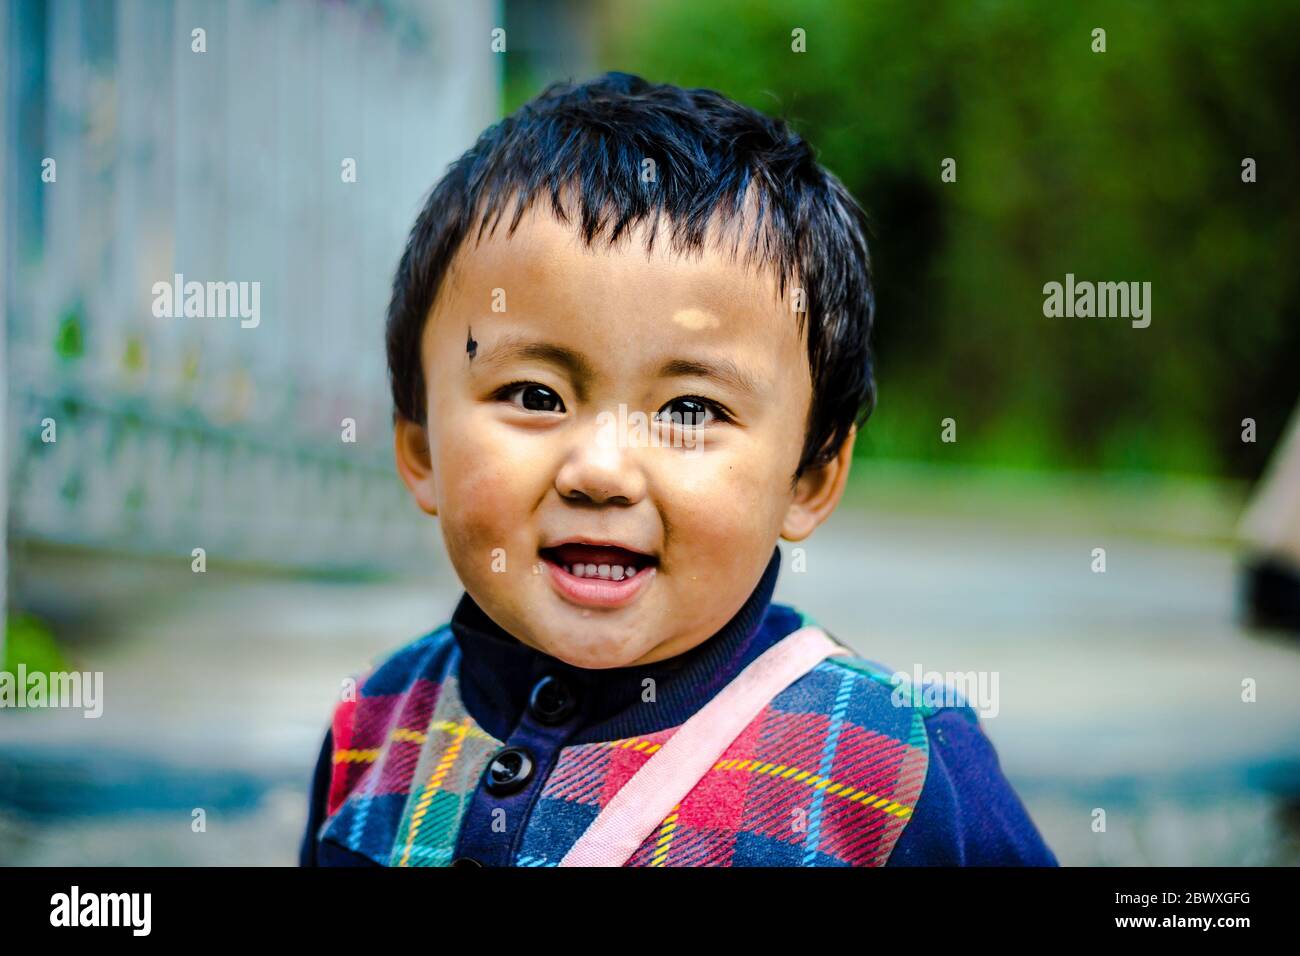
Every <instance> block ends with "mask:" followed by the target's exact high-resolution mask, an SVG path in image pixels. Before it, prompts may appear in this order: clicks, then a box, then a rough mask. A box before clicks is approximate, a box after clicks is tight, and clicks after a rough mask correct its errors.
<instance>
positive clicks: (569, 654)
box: [543, 638, 646, 670]
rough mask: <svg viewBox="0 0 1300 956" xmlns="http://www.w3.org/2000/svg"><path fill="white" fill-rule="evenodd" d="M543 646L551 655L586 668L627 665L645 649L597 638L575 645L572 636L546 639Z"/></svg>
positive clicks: (643, 652)
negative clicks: (563, 638)
mask: <svg viewBox="0 0 1300 956" xmlns="http://www.w3.org/2000/svg"><path fill="white" fill-rule="evenodd" d="M543 647H544V649H545V650H546V653H548V654H550V655H551V656H552V657H556V658H559V659H560V660H562V661H564V663H566V664H570V665H572V666H573V667H582V668H585V669H587V670H608V669H609V668H613V667H627V666H628V665H630V664H631V663H632V662H633V661H635V660H637V659H638V658H641V657H644V656H645V654H646V651H645V650H644V649H642V648H640V647H635V646H628V645H622V646H613V644H612V642H602V641H601V640H600V639H599V638H592V639H589V640H584V641H582V642H580V643H578V644H577V645H575V643H574V641H573V639H572V638H569V639H567V640H556V641H547V642H546V644H544V645H543Z"/></svg>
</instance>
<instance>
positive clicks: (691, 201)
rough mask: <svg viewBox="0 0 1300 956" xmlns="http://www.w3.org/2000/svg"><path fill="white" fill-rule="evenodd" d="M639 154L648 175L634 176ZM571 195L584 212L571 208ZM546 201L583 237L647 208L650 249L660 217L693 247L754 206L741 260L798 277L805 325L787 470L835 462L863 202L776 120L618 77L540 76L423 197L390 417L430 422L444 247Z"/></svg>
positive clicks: (403, 303)
mask: <svg viewBox="0 0 1300 956" xmlns="http://www.w3.org/2000/svg"><path fill="white" fill-rule="evenodd" d="M646 159H651V160H653V161H654V164H655V165H654V170H655V175H654V176H653V177H643V176H642V170H643V168H644V167H643V163H644V161H645V160H646ZM570 192H571V194H572V195H573V196H574V197H575V198H576V199H577V200H578V202H577V208H575V209H573V210H566V209H565V195H566V194H569V193H570ZM750 193H752V195H749V194H750ZM539 197H549V199H550V204H551V209H552V211H553V212H554V214H555V215H556V217H557V218H558V219H559V220H560V221H562V222H566V223H567V222H569V221H570V215H571V214H574V215H576V218H577V219H578V220H579V221H578V222H577V223H576V224H575V225H576V227H577V228H578V229H579V230H580V232H581V234H582V236H583V239H584V240H585V242H586V243H587V244H588V245H590V244H592V243H593V242H595V241H596V240H597V239H599V238H602V237H603V238H604V240H605V241H606V242H608V243H613V242H615V241H616V240H617V239H619V237H620V236H622V235H624V234H625V233H626V232H627V231H628V229H629V227H630V226H635V225H636V224H637V223H639V222H641V221H643V220H647V219H648V220H649V221H650V224H651V226H652V227H653V228H652V229H651V231H650V234H649V236H648V239H647V242H648V244H653V242H654V237H655V232H656V231H657V230H658V223H659V217H660V215H661V214H664V215H666V217H667V221H668V222H669V223H670V224H671V229H670V233H671V234H670V237H669V239H670V242H671V243H672V247H673V248H674V249H675V250H677V251H679V252H685V251H688V250H699V249H701V248H702V246H703V243H704V241H705V238H706V233H707V229H708V227H709V225H710V223H712V222H714V221H715V220H716V221H718V222H721V223H722V224H724V225H726V224H730V223H732V222H736V221H741V220H742V219H743V210H744V207H745V204H746V201H747V199H748V200H750V201H753V202H754V203H755V207H754V208H756V210H757V217H756V221H755V223H754V229H753V232H752V234H751V237H750V241H749V245H748V248H747V250H746V251H745V253H744V255H745V257H746V260H747V261H754V260H757V261H758V262H759V263H761V264H762V265H764V266H766V267H768V268H771V269H772V270H774V272H775V275H776V277H777V279H778V282H779V289H780V292H781V294H782V295H784V294H785V292H786V289H787V287H791V288H794V283H795V282H798V284H799V287H800V288H801V289H802V297H803V305H804V310H803V311H800V310H798V309H797V308H796V310H795V315H796V317H797V321H798V323H799V329H800V331H801V332H803V330H804V324H805V323H804V319H805V316H806V317H807V319H808V322H807V325H808V329H807V332H808V361H809V369H810V371H811V379H812V386H813V396H812V406H811V409H810V412H809V420H808V423H807V429H806V435H805V439H804V448H803V452H802V455H801V457H800V462H799V468H798V471H797V472H796V477H797V475H799V474H802V473H803V472H804V471H805V469H808V468H811V467H816V466H818V465H821V464H824V463H825V462H827V461H829V460H831V459H832V458H834V457H835V455H836V454H837V453H838V451H839V449H840V448H841V446H842V444H843V442H844V440H845V439H846V438H847V437H848V433H849V429H850V428H851V427H852V426H853V425H854V424H857V425H859V426H861V425H862V424H863V423H864V422H865V421H866V419H867V418H868V416H869V415H870V414H871V411H872V409H873V408H874V405H875V381H874V377H873V374H872V354H871V346H870V341H869V340H870V335H871V327H872V322H873V320H874V315H875V293H874V290H873V288H872V281H871V263H870V256H869V253H868V250H867V240H866V234H867V231H868V224H867V218H866V214H865V213H864V212H863V211H862V208H861V207H860V206H859V205H858V203H857V202H856V201H855V200H854V199H853V197H852V196H851V195H850V194H849V191H848V190H847V189H846V188H845V187H844V185H843V184H842V183H841V182H840V181H839V180H838V179H837V178H836V177H835V176H834V175H833V174H831V173H830V172H828V171H827V170H825V169H823V168H822V167H821V166H820V165H818V163H817V162H816V159H815V157H814V155H813V151H812V148H811V147H810V146H809V145H808V143H806V142H805V141H804V139H803V138H802V137H800V136H799V135H798V134H797V133H795V132H794V131H793V130H791V129H790V128H789V127H788V126H787V125H786V124H785V123H784V122H783V121H781V120H779V119H774V118H771V117H768V116H765V115H763V114H762V113H759V112H758V111H756V110H753V109H750V108H748V107H746V106H742V105H740V104H739V103H736V102H734V101H732V100H730V99H728V98H727V97H725V96H723V95H722V94H721V93H717V92H715V91H713V90H707V89H689V90H688V89H682V88H680V87H677V86H673V85H671V84H667V83H649V82H647V81H645V80H643V79H641V78H640V77H637V76H632V75H630V74H627V73H617V72H615V73H607V74H605V75H604V76H600V77H597V78H596V79H594V80H591V81H589V82H586V83H579V84H572V83H555V84H552V85H551V86H549V87H547V88H546V89H545V90H544V91H543V92H542V93H540V94H539V95H538V96H537V97H535V98H534V99H532V100H530V101H529V102H527V103H525V104H524V105H523V106H521V107H520V108H519V109H518V110H517V111H516V112H514V113H513V114H511V115H510V116H508V117H506V118H505V119H503V120H501V121H500V122H499V123H496V124H495V125H493V126H491V127H489V128H488V129H487V130H485V131H484V132H483V134H482V135H480V136H479V138H478V141H477V142H476V143H475V144H474V145H473V146H472V147H471V148H470V149H469V150H467V151H466V152H465V153H464V154H463V155H462V156H461V157H460V158H459V159H458V160H456V161H455V162H454V163H453V164H452V165H451V167H450V169H449V170H448V171H447V174H446V175H445V176H444V177H443V178H442V180H441V181H440V182H439V183H438V184H437V185H436V186H435V187H434V188H433V190H432V191H431V192H430V193H429V196H428V198H427V200H426V201H425V204H424V208H423V209H422V210H421V212H420V214H419V216H418V218H417V219H416V221H415V225H414V227H413V228H412V229H411V234H410V237H409V239H408V240H407V243H406V249H405V251H404V252H403V254H402V259H401V262H400V264H399V265H398V267H397V274H396V276H395V277H394V279H393V295H392V300H391V302H390V303H389V307H388V327H387V348H388V368H389V375H390V381H391V386H392V392H393V402H394V405H395V411H394V416H395V418H396V417H397V416H401V417H403V418H406V419H408V420H410V421H414V422H418V423H420V424H425V420H424V419H425V399H424V395H425V380H424V372H423V368H422V365H421V361H420V340H421V337H422V335H423V332H424V324H425V321H426V320H427V318H428V315H429V312H430V309H431V307H432V305H433V302H434V298H435V297H436V295H437V293H438V289H439V286H440V285H441V283H442V280H443V278H444V276H445V274H446V271H447V268H448V265H449V264H450V262H451V260H452V257H453V256H454V255H455V254H456V251H457V250H458V249H459V248H460V246H461V244H462V243H463V242H464V241H465V240H466V238H467V237H468V236H469V234H470V232H471V230H473V231H475V241H476V242H477V241H478V240H479V239H481V238H482V235H483V232H484V230H485V229H486V228H488V227H489V223H490V224H491V229H493V230H495V228H496V224H497V222H498V221H499V220H500V218H501V215H502V213H503V212H504V210H505V207H506V206H507V205H508V204H509V201H510V200H511V198H513V199H514V200H515V202H514V211H513V215H512V219H511V221H510V225H509V234H513V232H514V230H515V229H516V227H517V226H518V224H519V222H520V220H521V219H522V218H523V215H524V213H525V211H526V210H527V208H528V206H529V205H530V204H531V203H532V202H533V201H534V200H536V199H538V198H539ZM476 227H477V228H476ZM738 242H739V236H738V235H737V241H736V243H735V244H734V245H733V252H734V251H736V250H737V249H738Z"/></svg>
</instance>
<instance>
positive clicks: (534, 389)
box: [497, 382, 564, 412]
mask: <svg viewBox="0 0 1300 956" xmlns="http://www.w3.org/2000/svg"><path fill="white" fill-rule="evenodd" d="M516 396H518V398H519V401H516ZM497 397H498V398H501V399H503V400H505V401H510V402H514V403H515V404H517V405H519V407H520V408H522V409H524V410H525V411H529V412H562V411H564V402H562V401H560V396H559V395H557V394H556V393H555V392H553V391H552V390H551V389H549V388H547V387H546V386H545V385H538V384H537V383H536V382H514V383H512V384H510V385H507V386H506V387H505V388H503V389H501V391H499V392H498V393H497Z"/></svg>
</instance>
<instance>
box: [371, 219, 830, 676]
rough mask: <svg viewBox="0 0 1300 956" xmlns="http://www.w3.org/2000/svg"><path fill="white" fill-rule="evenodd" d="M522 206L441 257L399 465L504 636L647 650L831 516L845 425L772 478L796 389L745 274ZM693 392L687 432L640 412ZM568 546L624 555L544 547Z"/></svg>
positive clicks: (737, 593)
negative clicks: (417, 398)
mask: <svg viewBox="0 0 1300 956" xmlns="http://www.w3.org/2000/svg"><path fill="white" fill-rule="evenodd" d="M537 209H538V207H537V206H534V207H533V208H532V209H530V211H529V213H528V214H527V215H526V216H525V217H524V219H523V221H522V222H521V223H520V226H519V228H518V230H517V231H516V232H515V233H514V235H513V236H511V237H509V238H506V236H505V233H506V230H505V229H504V228H500V229H498V230H496V232H495V233H493V235H492V236H490V237H485V238H484V240H483V242H482V243H481V244H480V245H478V246H477V247H476V246H475V245H474V243H473V239H472V238H470V239H469V240H467V241H466V243H465V244H464V245H462V247H461V249H460V251H459V253H458V255H457V257H456V259H455V261H454V262H453V263H452V267H451V269H450V270H449V272H448V275H447V277H446V279H445V280H444V282H443V284H442V288H441V289H440V291H439V294H438V296H437V301H436V303H435V305H434V308H433V310H432V313H431V315H430V318H429V321H428V323H427V324H426V326H425V330H424V337H423V343H422V348H421V353H422V356H421V357H422V360H423V365H424V370H425V380H426V383H427V393H426V395H427V412H428V419H427V421H428V427H427V431H426V430H425V429H422V428H421V427H420V426H418V425H416V424H414V423H411V422H407V421H404V420H403V421H400V422H399V425H398V432H397V438H396V445H397V458H398V467H399V471H400V472H401V474H402V477H403V479H404V480H405V481H406V483H407V485H408V487H410V489H411V491H412V493H413V494H414V496H415V498H416V500H417V501H418V502H419V504H420V506H421V507H422V508H423V509H424V510H425V511H427V512H428V513H430V514H437V515H438V516H439V517H440V518H441V521H442V530H443V536H444V539H445V541H446V544H447V550H448V552H449V554H450V557H451V561H452V564H453V565H454V567H455V569H456V572H457V574H458V575H459V577H460V579H461V582H462V583H463V584H464V585H465V588H466V590H467V591H468V592H469V594H470V595H471V596H472V597H473V598H474V600H475V601H476V602H477V603H478V604H479V606H480V607H482V608H483V610H484V611H485V612H486V613H487V614H488V616H489V617H491V618H492V619H493V620H494V621H496V623H498V624H499V625H501V626H502V627H503V628H505V629H506V630H507V631H508V632H510V633H511V634H513V635H515V636H516V637H517V638H518V639H519V640H520V641H522V642H524V643H525V644H528V645H530V646H532V647H534V648H537V649H538V650H541V651H544V652H545V653H547V654H550V655H552V656H554V657H558V658H560V659H562V660H564V661H566V662H568V663H570V664H573V665H576V666H579V667H589V668H607V667H623V666H628V665H632V664H641V663H648V662H651V661H656V660H661V659H663V658H666V657H671V656H673V655H676V654H680V653H682V652H683V651H686V650H689V649H690V648H691V647H694V646H695V645H697V644H699V643H700V642H702V641H704V640H706V639H707V638H708V637H709V636H711V635H712V634H714V633H715V632H716V631H718V630H719V629H720V628H721V627H722V626H723V625H724V624H726V623H727V621H728V620H729V619H730V618H731V617H732V616H733V615H734V614H735V613H736V612H737V611H738V610H739V609H740V607H741V605H742V604H743V603H744V602H745V599H746V598H747V597H748V596H749V594H750V592H751V591H752V590H753V589H754V587H755V586H756V585H757V583H758V580H759V578H760V577H761V575H762V572H763V570H764V568H765V567H766V565H767V562H768V560H769V559H770V558H771V555H772V549H773V547H774V546H775V544H776V541H777V538H778V537H780V536H784V537H786V538H787V539H789V540H800V539H802V538H804V537H806V536H807V535H808V534H810V533H811V532H812V530H813V529H814V528H815V527H816V526H817V525H818V524H820V523H821V521H822V520H824V518H825V517H826V516H827V515H828V514H829V513H830V512H831V510H833V508H834V507H835V504H836V503H837V502H838V500H839V496H840V493H841V491H842V490H843V485H844V479H845V476H846V475H847V472H848V461H849V455H850V454H851V450H852V439H851V438H850V440H849V441H848V442H846V443H845V445H846V447H845V448H844V449H843V450H842V452H841V454H840V456H839V457H838V458H837V459H836V460H835V461H833V462H832V463H831V464H830V465H828V466H825V467H823V468H820V469H815V470H813V471H811V472H809V473H807V474H806V475H804V476H802V477H801V478H800V480H799V482H798V483H792V478H793V475H794V472H795V469H796V467H797V466H798V463H799V458H800V454H801V451H802V449H803V443H804V435H805V426H806V422H807V418H808V412H809V406H810V404H811V401H812V385H811V379H810V375H809V369H808V358H807V348H806V345H805V343H804V341H803V340H802V338H801V336H800V335H799V333H798V330H797V324H796V318H797V317H796V315H795V314H794V312H793V311H792V310H791V308H790V305H789V300H788V299H787V300H784V301H783V300H781V299H780V298H778V296H777V292H776V282H775V279H774V278H772V277H771V276H770V275H769V274H768V272H767V271H766V270H764V271H762V272H761V273H759V272H755V271H753V270H747V269H746V268H745V267H744V266H743V265H741V264H739V263H737V262H733V261H732V260H731V259H730V258H729V257H727V256H726V255H724V254H720V253H718V252H716V251H713V250H712V249H711V248H710V249H709V250H708V251H706V252H705V253H704V255H703V256H702V257H701V258H699V259H698V260H696V259H694V258H681V257H678V256H676V255H674V254H673V253H672V252H671V251H670V250H669V249H668V247H667V243H666V242H665V241H664V237H665V232H664V229H665V228H666V227H665V226H661V229H660V235H659V237H658V238H657V241H656V243H655V248H654V252H653V253H652V254H651V255H649V256H647V254H646V252H645V248H644V244H643V234H642V233H641V232H640V231H637V232H634V233H633V234H632V236H631V237H630V242H625V243H624V242H621V243H620V244H619V245H617V246H616V247H612V248H611V247H607V246H603V245H600V244H597V245H596V246H595V247H592V248H588V247H586V246H584V245H583V243H582V241H581V239H580V238H579V237H578V236H577V235H576V233H575V231H574V230H573V228H572V227H571V226H567V225H564V224H562V223H560V222H558V221H557V220H555V219H554V218H553V217H552V216H551V214H550V212H549V211H548V210H545V209H543V210H542V211H541V212H538V211H537ZM497 290H499V291H497ZM710 370H715V371H710ZM701 399H704V400H708V401H711V402H716V403H717V405H718V406H720V409H719V408H714V407H712V406H709V405H708V403H707V402H704V403H701V404H695V402H698V401H699V400H701ZM620 406H622V410H621V415H620ZM705 408H708V412H707V414H706V420H705V421H704V423H703V424H702V425H697V426H696V428H697V429H698V430H697V431H695V432H692V433H691V434H692V435H694V436H697V440H698V441H699V442H700V443H701V444H700V445H696V446H694V447H689V445H688V443H689V440H690V439H689V437H688V436H687V432H685V431H683V428H684V427H690V426H682V425H673V424H670V423H668V422H664V421H657V422H656V421H654V420H655V419H656V417H660V418H664V417H667V416H668V415H677V416H679V417H680V416H686V417H687V419H688V421H689V417H690V416H691V415H693V414H701V413H703V410H704V409H705ZM719 411H722V413H723V414H725V415H726V416H727V418H729V419H730V420H729V421H728V420H725V419H724V418H721V417H718V416H719ZM601 413H608V415H610V416H612V418H606V417H603V416H602V415H601ZM638 415H641V416H644V419H643V420H642V422H641V424H642V425H645V424H647V423H649V425H648V428H642V429H639V430H638V429H637V427H636V419H637V416H638ZM611 421H613V422H616V423H617V422H623V423H625V426H624V427H625V430H624V431H622V432H619V431H618V427H617V426H611V425H610V422H611ZM611 435H612V436H614V437H615V440H613V441H610V440H609V438H610V436H611ZM619 435H621V439H620V438H619V437H618V436H619ZM674 436H676V437H675V438H674ZM674 441H675V442H676V445H674V444H673V442H674ZM426 443H427V444H426ZM575 541H578V542H584V543H586V544H587V545H594V544H608V545H618V546H621V547H622V548H624V549H629V550H630V551H633V552H640V553H641V555H642V557H640V558H636V557H633V556H631V555H624V556H620V555H619V554H618V553H614V554H612V555H610V554H604V555H602V554H601V553H600V552H599V551H595V550H584V549H582V548H581V547H579V548H578V549H577V550H574V549H573V548H572V547H561V548H558V550H556V548H557V546H559V545H561V544H564V543H566V542H575ZM584 558H590V559H591V561H590V562H587V561H584V560H583V559H584ZM624 558H627V559H628V560H626V561H625V560H624ZM575 563H576V564H579V565H585V564H587V563H592V564H596V565H597V566H598V567H597V574H598V575H599V574H600V573H601V572H600V570H599V565H600V564H604V563H609V564H610V565H611V567H614V568H615V570H611V571H608V572H606V575H605V577H602V578H601V579H599V580H593V579H592V578H591V577H590V576H587V575H585V574H582V573H581V572H582V570H583V569H581V568H580V569H578V573H576V574H575V573H572V568H573V565H574V564H575ZM620 564H623V565H629V564H630V565H631V566H633V567H635V568H637V570H636V572H635V574H633V575H632V576H631V578H628V577H627V576H626V572H625V571H624V570H622V568H621V567H618V565H620ZM620 577H621V578H622V580H617V579H618V578H620Z"/></svg>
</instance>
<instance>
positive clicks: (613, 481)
mask: <svg viewBox="0 0 1300 956" xmlns="http://www.w3.org/2000/svg"><path fill="white" fill-rule="evenodd" d="M555 488H556V490H557V491H558V492H559V493H560V495H561V496H562V497H564V498H567V499H569V500H571V501H590V502H593V503H595V504H602V505H603V504H611V505H632V504H636V503H637V502H638V501H640V500H641V499H642V498H644V497H645V494H646V476H645V472H644V471H642V469H641V465H640V462H639V460H638V456H637V454H636V450H635V448H632V447H630V443H629V442H628V441H627V440H626V429H623V430H616V429H615V428H613V427H611V426H610V424H609V423H608V422H605V423H603V424H600V425H597V426H593V427H592V428H587V429H582V430H580V431H579V430H575V432H574V442H573V445H572V447H570V449H569V450H568V453H567V454H566V455H565V458H564V461H563V463H562V464H561V465H560V469H559V471H558V472H556V475H555Z"/></svg>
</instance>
